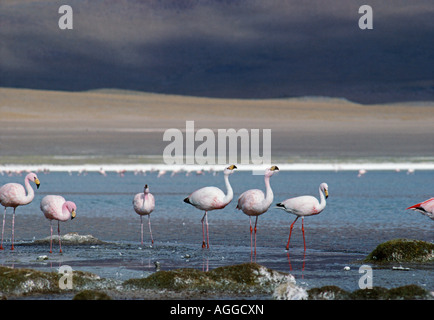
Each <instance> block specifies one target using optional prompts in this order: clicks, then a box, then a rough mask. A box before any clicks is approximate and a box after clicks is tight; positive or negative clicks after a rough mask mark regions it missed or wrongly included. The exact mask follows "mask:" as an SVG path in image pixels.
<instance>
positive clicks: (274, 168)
mask: <svg viewBox="0 0 434 320" xmlns="http://www.w3.org/2000/svg"><path fill="white" fill-rule="evenodd" d="M270 170H271V171H276V170H280V169H279V167H278V166H272V167H271V168H270Z"/></svg>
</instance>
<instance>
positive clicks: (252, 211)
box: [0, 165, 434, 256]
mask: <svg viewBox="0 0 434 320" xmlns="http://www.w3.org/2000/svg"><path fill="white" fill-rule="evenodd" d="M235 169H237V166H236V165H230V166H229V167H227V168H225V169H224V170H223V178H224V184H225V188H226V193H224V192H223V191H222V190H221V189H220V188H217V187H214V186H208V187H203V188H200V189H198V190H196V191H194V192H192V193H191V194H190V195H189V196H188V197H186V198H185V199H184V202H185V203H187V204H189V205H192V206H193V207H195V208H197V209H199V210H201V211H203V212H204V214H203V217H202V219H201V222H202V236H203V241H202V248H207V249H209V248H210V241H209V225H208V212H210V211H214V210H221V209H223V208H225V207H226V206H228V204H229V203H230V202H231V201H232V199H233V196H234V192H233V189H232V187H231V184H230V182H229V176H230V175H231V174H232V173H233V172H234V170H235ZM278 171H279V168H278V167H277V166H272V167H270V168H267V169H266V170H265V173H264V182H265V193H264V192H263V191H262V190H260V189H250V190H247V191H245V192H243V193H242V194H241V195H240V196H239V198H238V201H237V205H236V209H238V210H241V211H242V212H243V213H244V214H246V215H247V216H249V224H250V248H251V253H253V252H254V254H255V256H256V233H257V223H258V217H259V216H260V215H262V214H264V213H266V212H267V211H268V210H269V208H270V207H271V204H272V203H273V201H274V194H273V190H272V188H271V184H270V178H271V177H272V176H273V175H274V174H275V173H276V172H278ZM48 172H49V171H48V170H44V173H48ZM179 172H180V171H179V170H178V171H173V172H172V175H171V176H173V175H175V174H178V173H179ZM99 173H100V174H101V175H103V176H106V175H107V174H106V172H105V171H104V170H103V168H100V170H99ZM124 173H125V171H120V172H118V174H119V176H121V177H123V176H124ZM190 173H191V171H187V173H186V176H188V175H189V174H190ZM365 173H366V171H365V170H361V171H360V172H359V176H358V177H361V176H363V175H364V174H365ZM20 174H21V173H20ZM69 174H70V175H71V172H69ZM86 174H87V171H86V170H82V171H80V172H79V175H86ZM139 174H141V175H146V172H144V171H135V172H134V175H139ZM165 174H166V171H165V170H160V171H159V172H158V178H160V177H162V176H163V175H165ZM202 174H204V172H203V171H202V170H199V171H196V175H202ZM212 174H213V176H216V175H217V174H218V171H213V172H212ZM31 183H34V184H35V185H36V187H37V188H39V186H40V184H41V183H40V181H39V179H38V176H37V175H36V174H35V173H33V172H30V173H28V174H27V175H26V176H25V178H24V187H23V185H21V184H19V183H7V184H5V185H3V186H1V187H0V204H1V205H2V206H3V207H4V214H3V224H2V238H1V243H0V250H4V248H3V239H4V228H5V222H6V209H7V208H8V207H11V208H13V215H12V237H11V250H14V231H15V211H16V209H17V207H19V206H25V205H27V204H29V203H31V202H32V201H33V199H34V197H35V192H34V190H33V187H32V185H31ZM328 196H329V187H328V185H327V183H325V182H324V183H321V184H320V186H319V200H318V199H317V198H315V197H313V196H309V195H306V196H298V197H293V198H288V199H286V200H284V201H282V202H278V203H277V204H276V207H275V208H278V209H281V210H283V211H285V212H287V213H291V214H293V215H295V216H296V218H295V220H294V221H293V222H292V224H291V225H290V228H289V238H288V242H287V244H286V250H289V244H290V241H291V234H292V230H293V227H294V224H295V223H296V222H297V220H298V219H299V218H300V217H301V221H302V222H301V230H302V234H303V245H304V251H305V252H306V240H305V233H304V217H307V216H314V215H318V214H320V213H321V212H322V211H324V209H325V207H326V199H327V198H328ZM132 205H133V209H134V211H135V212H136V213H137V214H138V215H139V216H140V224H141V245H143V216H147V217H148V226H149V233H150V238H151V245H153V244H154V239H153V235H152V229H151V218H150V215H151V213H152V212H153V211H154V209H155V198H154V196H153V195H152V194H151V193H150V192H149V186H148V185H147V184H146V185H145V186H144V189H143V192H140V193H137V194H136V195H135V196H134V198H133V201H132ZM40 209H41V211H42V213H43V214H44V216H45V217H46V218H47V219H48V220H50V253H52V237H53V226H52V221H53V220H56V221H57V223H58V226H57V232H58V237H59V252H60V253H62V246H61V237H60V222H61V221H62V222H65V221H68V220H72V219H74V218H75V217H76V211H77V206H76V204H75V203H74V202H72V201H66V200H65V198H63V197H62V196H59V195H47V196H45V197H43V199H42V200H41V203H40ZM407 210H414V211H418V212H420V213H422V214H424V215H426V216H427V217H429V218H431V219H433V220H434V198H431V199H428V200H425V201H423V202H420V203H417V204H415V205H412V206H410V207H408V208H407ZM252 217H255V224H254V227H253V226H252Z"/></svg>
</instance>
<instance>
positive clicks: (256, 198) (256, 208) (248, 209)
mask: <svg viewBox="0 0 434 320" xmlns="http://www.w3.org/2000/svg"><path fill="white" fill-rule="evenodd" d="M264 200H265V195H264V192H262V190H259V189H251V190H247V191H245V192H243V193H242V194H241V195H240V197H239V198H238V204H237V209H239V210H242V211H243V212H244V213H245V214H247V215H253V216H255V215H259V214H261V213H264V212H265V211H266V210H267V209H268V208H264V206H263V203H264Z"/></svg>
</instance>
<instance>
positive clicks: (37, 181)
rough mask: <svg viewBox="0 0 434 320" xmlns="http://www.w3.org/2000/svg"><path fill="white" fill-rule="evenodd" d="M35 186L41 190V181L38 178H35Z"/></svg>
mask: <svg viewBox="0 0 434 320" xmlns="http://www.w3.org/2000/svg"><path fill="white" fill-rule="evenodd" d="M35 184H36V189H39V185H40V184H41V183H40V182H39V179H38V178H35Z"/></svg>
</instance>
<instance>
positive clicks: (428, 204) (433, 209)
mask: <svg viewBox="0 0 434 320" xmlns="http://www.w3.org/2000/svg"><path fill="white" fill-rule="evenodd" d="M408 209H411V210H414V211H419V212H420V213H423V214H424V215H426V216H427V217H429V218H431V219H433V220H434V198H431V199H428V200H425V201H424V202H421V203H418V204H415V205H414V206H411V207H408V208H407V209H406V210H408Z"/></svg>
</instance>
